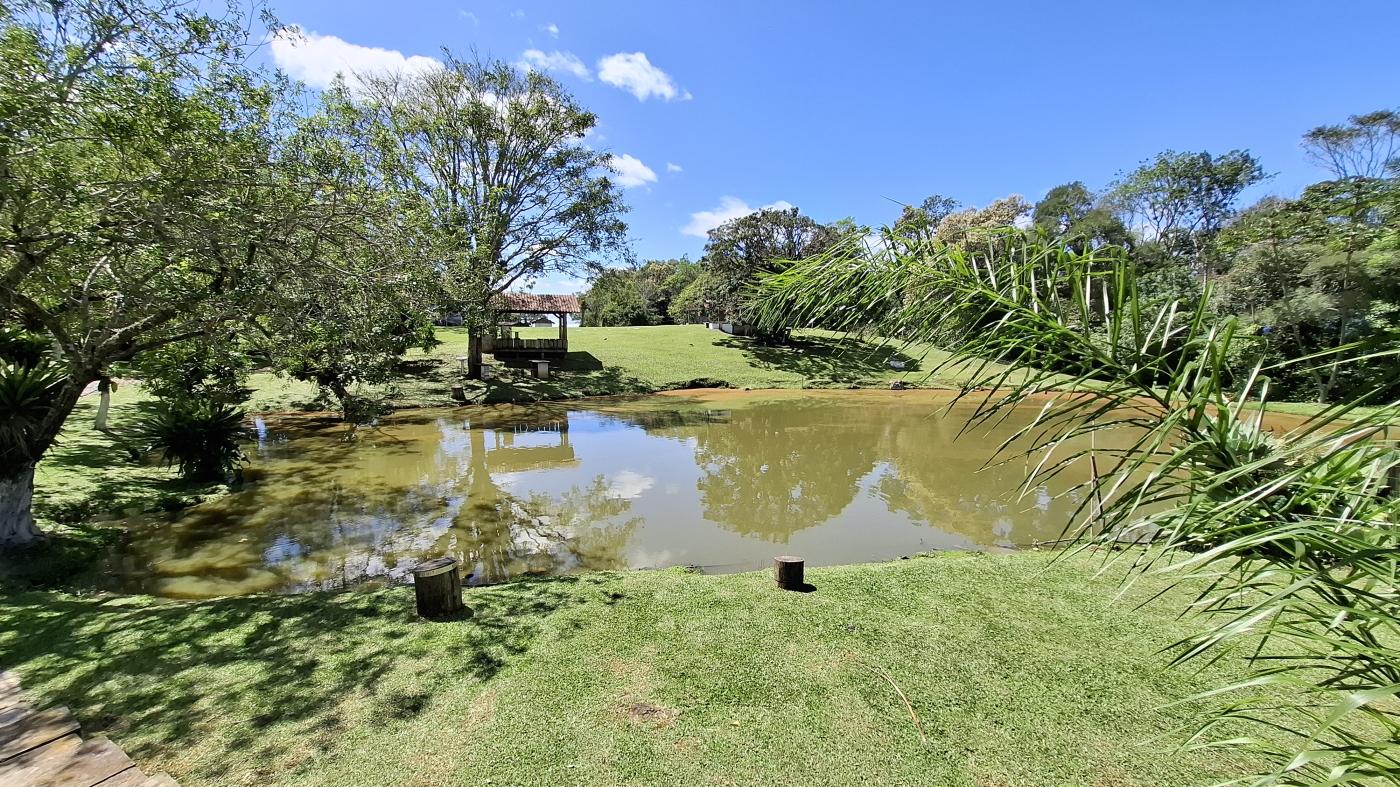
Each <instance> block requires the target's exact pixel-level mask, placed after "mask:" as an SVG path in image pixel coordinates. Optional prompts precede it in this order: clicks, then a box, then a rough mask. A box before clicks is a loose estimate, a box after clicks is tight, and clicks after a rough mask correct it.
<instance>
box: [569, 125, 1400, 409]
mask: <svg viewBox="0 0 1400 787" xmlns="http://www.w3.org/2000/svg"><path fill="white" fill-rule="evenodd" d="M1302 145H1303V148H1304V150H1305V151H1306V152H1307V154H1308V156H1309V158H1310V159H1311V160H1312V161H1314V162H1315V163H1317V164H1318V165H1319V166H1320V167H1321V168H1322V169H1323V170H1325V171H1326V172H1327V173H1328V174H1329V175H1330V177H1329V178H1327V179H1325V180H1322V181H1319V182H1317V183H1314V184H1312V185H1310V186H1308V187H1307V188H1305V189H1304V190H1303V192H1302V193H1301V194H1300V195H1299V196H1298V197H1296V198H1281V197H1275V196H1270V197H1264V198H1262V199H1260V200H1259V201H1257V202H1256V203H1255V204H1253V205H1251V206H1249V207H1245V208H1242V207H1241V205H1240V200H1241V197H1242V195H1243V194H1244V193H1245V192H1246V190H1248V189H1249V188H1250V187H1252V186H1256V185H1258V184H1260V183H1263V182H1264V181H1266V180H1267V179H1268V177H1269V176H1268V175H1267V174H1266V173H1265V171H1264V168H1263V166H1262V164H1261V163H1260V162H1259V161H1258V160H1257V159H1256V158H1255V157H1254V156H1252V155H1251V154H1250V153H1249V152H1247V151H1243V150H1232V151H1229V152H1226V153H1223V154H1211V153H1208V152H1177V151H1166V152H1163V153H1160V154H1158V155H1157V156H1155V157H1153V158H1152V159H1150V160H1147V161H1144V162H1142V163H1141V164H1140V165H1138V166H1137V167H1135V168H1133V169H1131V170H1129V171H1126V172H1124V173H1122V174H1120V175H1119V177H1118V178H1117V179H1116V180H1114V181H1113V182H1111V183H1109V184H1108V185H1107V186H1105V187H1104V188H1102V189H1100V190H1094V189H1091V188H1089V187H1088V186H1086V185H1085V184H1084V183H1083V182H1082V181H1071V182H1068V183H1064V184H1061V185H1058V186H1055V187H1054V188H1052V189H1050V190H1049V191H1048V192H1047V193H1046V194H1045V196H1044V197H1043V198H1042V199H1041V200H1040V201H1038V202H1036V203H1034V204H1031V203H1029V202H1028V201H1026V200H1025V199H1023V198H1022V197H1021V196H1019V195H1015V194H1013V195H1010V196H1008V197H1004V198H1002V199H998V200H995V201H993V202H991V203H990V204H988V205H985V206H983V207H980V208H979V207H964V206H962V205H961V204H960V203H959V202H958V201H957V200H955V199H953V198H951V197H948V196H945V195H941V194H934V195H932V196H930V197H928V198H927V199H924V200H923V201H922V202H920V203H918V204H911V205H906V206H904V207H903V208H902V210H901V212H900V214H899V215H898V216H897V217H896V218H895V220H894V221H893V222H892V223H891V224H890V226H888V227H886V228H885V229H884V230H882V231H880V232H878V233H872V232H871V230H870V229H869V228H865V227H861V226H859V225H857V224H856V223H855V222H853V221H851V220H849V219H843V220H841V221H838V222H835V223H832V224H827V225H824V224H821V223H819V222H817V221H815V220H814V219H812V218H810V217H808V216H806V215H804V214H802V213H801V212H800V211H798V210H797V209H796V208H792V209H788V210H776V209H770V210H761V211H757V212H755V213H751V214H749V215H747V216H743V217H741V218H737V219H734V220H732V221H729V222H727V223H725V224H722V225H720V226H719V227H716V228H715V229H714V230H711V231H710V234H709V240H708V242H707V243H706V245H705V251H704V254H703V255H702V256H701V258H700V259H699V261H698V262H695V263H690V262H687V261H684V260H679V261H678V260H667V261H656V262H649V263H646V264H644V265H642V266H640V267H637V268H632V269H621V270H611V271H608V272H607V273H605V274H603V275H602V276H600V277H599V278H598V279H597V280H596V282H595V283H594V286H593V288H592V289H591V290H590V291H589V293H588V294H587V296H586V301H587V303H588V307H587V310H588V314H587V316H586V317H585V320H586V321H585V324H587V325H653V324H658V323H664V322H681V323H684V322H701V321H725V322H736V323H741V324H742V323H746V322H750V318H751V312H752V308H751V306H750V305H749V304H750V301H751V293H752V291H753V289H754V286H755V285H756V284H757V283H758V281H759V280H760V279H762V278H763V277H764V276H766V275H770V274H773V273H776V272H778V271H781V270H782V269H783V268H784V267H785V266H786V265H788V264H789V263H791V262H795V261H800V260H803V259H806V258H809V257H812V256H814V255H817V254H821V253H824V252H827V251H829V250H830V249H832V248H833V247H838V246H839V247H840V248H841V249H843V253H846V254H850V255H856V256H859V255H865V254H870V253H871V251H872V249H873V248H874V247H876V246H878V245H880V244H893V245H898V244H910V243H915V242H921V241H924V240H932V241H934V242H937V243H940V244H945V245H948V246H952V247H958V248H960V249H963V250H964V251H966V252H968V253H971V254H974V255H975V254H978V253H982V252H984V251H986V252H990V251H991V250H992V249H995V248H997V247H998V246H999V245H1001V246H1004V245H1005V244H1007V243H1008V242H1016V241H1018V240H1024V239H1026V238H1029V237H1035V238H1038V239H1040V240H1043V241H1047V242H1051V243H1054V244H1058V245H1061V246H1063V247H1066V248H1068V249H1069V250H1072V251H1075V252H1078V253H1085V252H1087V251H1090V250H1094V249H1099V248H1103V247H1108V246H1112V247H1116V248H1121V249H1122V250H1124V251H1125V252H1126V253H1127V255H1128V257H1129V259H1130V260H1131V261H1132V264H1133V266H1134V268H1135V271H1136V275H1135V283H1136V286H1137V287H1138V288H1139V289H1140V290H1141V291H1142V294H1143V295H1144V297H1145V298H1146V299H1147V301H1148V302H1150V303H1161V302H1164V301H1167V300H1171V299H1176V300H1181V301H1192V300H1194V299H1196V298H1198V297H1199V296H1200V295H1202V294H1203V293H1204V292H1205V291H1206V289H1207V288H1209V292H1210V298H1209V304H1210V307H1211V309H1212V315H1211V316H1212V318H1225V317H1236V318H1238V321H1239V323H1240V325H1241V326H1243V328H1242V329H1243V330H1244V331H1246V332H1247V333H1248V334H1249V335H1251V336H1253V337H1254V340H1253V341H1249V342H1241V343H1237V344H1236V345H1234V347H1235V350H1234V357H1232V358H1231V359H1230V363H1231V366H1232V367H1233V368H1237V369H1239V370H1244V369H1248V368H1250V367H1252V366H1253V365H1254V363H1255V362H1256V361H1258V360H1260V359H1272V360H1274V361H1280V360H1284V359H1296V358H1303V357H1308V356H1311V355H1314V354H1317V353H1321V352H1326V351H1329V350H1332V349H1334V348H1337V347H1343V346H1352V345H1355V348H1356V353H1357V354H1364V353H1366V352H1367V351H1368V350H1367V348H1368V347H1373V346H1375V345H1376V344H1377V343H1381V342H1385V341H1387V340H1392V339H1393V337H1394V336H1395V333H1396V331H1397V330H1400V113H1397V112H1395V111H1391V110H1382V111H1377V112H1371V113H1367V114H1363V115H1356V116H1353V117H1351V118H1349V119H1348V120H1347V121H1346V122H1345V123H1342V124H1337V125H1327V126H1319V127H1318V128H1315V129H1313V130H1311V131H1309V132H1308V133H1307V134H1305V135H1304V137H1303V140H1302ZM682 271H683V273H682ZM888 297H889V298H897V297H898V298H908V297H924V296H912V295H910V294H907V293H906V294H895V293H891V294H889V295H888ZM894 305H895V303H894V301H888V302H886V303H883V304H869V305H868V307H867V312H868V313H867V314H866V315H865V318H866V319H868V320H870V321H873V320H874V319H875V315H874V314H873V313H874V312H878V311H880V310H882V309H885V308H890V307H892V306H894ZM857 317H859V315H857ZM823 319H829V318H823ZM948 329H949V330H950V331H954V330H957V329H958V326H953V325H951V324H950V325H948ZM1389 366H1390V364H1384V363H1380V362H1374V363H1366V362H1362V363H1354V364H1342V363H1329V364H1314V365H1308V364H1298V365H1292V366H1290V367H1289V371H1287V372H1283V373H1280V374H1279V375H1278V376H1277V378H1276V379H1275V380H1274V381H1273V384H1274V385H1275V386H1277V387H1278V388H1277V393H1279V394H1281V395H1283V396H1285V397H1289V398H1294V399H1308V400H1314V401H1318V402H1330V401H1335V400H1337V399H1339V398H1342V399H1345V398H1349V397H1351V396H1354V395H1357V394H1359V393H1361V392H1364V391H1369V390H1372V389H1375V388H1380V389H1382V390H1388V391H1391V392H1394V391H1397V390H1400V383H1397V382H1396V375H1395V374H1393V373H1392V371H1391V370H1390V368H1389Z"/></svg>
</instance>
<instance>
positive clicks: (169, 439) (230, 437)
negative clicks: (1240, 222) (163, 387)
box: [132, 399, 247, 481]
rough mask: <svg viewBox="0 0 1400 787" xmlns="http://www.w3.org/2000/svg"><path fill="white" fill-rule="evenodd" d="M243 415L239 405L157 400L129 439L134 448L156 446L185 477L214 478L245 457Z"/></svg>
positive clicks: (221, 476)
mask: <svg viewBox="0 0 1400 787" xmlns="http://www.w3.org/2000/svg"><path fill="white" fill-rule="evenodd" d="M243 418H244V414H243V411H242V410H241V409H239V408H237V407H235V406H233V405H231V404H227V403H225V402H218V401H214V400H211V399H197V400H190V399H180V400H175V401H157V402H154V403H152V404H151V405H149V406H148V407H147V408H146V410H145V412H144V413H143V414H142V417H141V419H140V421H139V422H138V423H137V425H136V427H135V430H134V434H133V435H132V439H133V442H134V444H135V445H136V446H137V447H138V450H139V451H140V452H142V453H146V452H153V451H158V452H159V453H160V455H161V458H162V459H163V460H164V461H165V463H166V465H168V466H170V467H175V468H178V469H179V471H180V474H181V475H182V476H184V477H185V478H187V479H189V480H192V481H218V480H222V479H225V478H227V477H228V476H230V475H231V474H233V473H236V472H237V471H238V469H239V468H241V467H242V466H243V463H244V462H245V461H247V456H246V455H245V454H244V453H243V449H242V446H241V444H242V442H243V440H245V439H246V438H247V429H246V428H245V427H244V426H243Z"/></svg>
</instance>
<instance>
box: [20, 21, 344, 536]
mask: <svg viewBox="0 0 1400 787" xmlns="http://www.w3.org/2000/svg"><path fill="white" fill-rule="evenodd" d="M248 22H249V20H247V19H246V18H244V16H243V15H241V14H240V13H239V12H238V11H237V10H236V9H217V8H211V7H209V6H208V5H206V4H203V3H197V2H184V1H183V0H145V1H144V2H140V1H138V2H128V1H127V0H90V1H89V2H83V3H53V4H50V3H44V2H29V1H27V0H21V1H20V2H12V3H7V4H5V5H4V6H3V8H0V322H3V323H6V324H9V325H19V326H21V327H22V328H23V329H25V330H26V331H29V332H32V333H35V334H38V335H40V336H42V337H44V338H45V339H46V340H48V343H49V346H50V347H51V348H52V357H51V359H49V360H48V361H46V362H45V363H46V364H49V363H51V364H52V366H51V368H48V369H47V371H46V372H45V373H46V374H49V375H51V376H52V380H53V382H52V385H51V386H49V387H48V388H47V389H46V391H45V393H44V395H43V396H42V397H41V398H39V399H38V400H34V401H31V405H32V406H30V407H29V408H28V409H19V408H15V409H11V408H6V410H5V412H0V418H5V419H6V420H7V421H9V422H22V423H23V424H24V426H23V428H18V429H0V440H3V444H0V454H3V458H4V462H3V465H0V546H14V545H23V544H27V543H30V542H32V541H34V540H35V539H37V538H38V537H39V536H40V534H39V531H38V530H37V529H36V527H35V525H34V521H33V518H32V515H31V512H30V500H31V498H32V490H33V474H34V465H35V463H36V462H38V461H39V459H40V458H41V457H42V456H43V455H44V453H45V451H46V450H47V449H48V448H49V446H50V445H52V444H53V441H54V439H55V437H56V436H57V435H58V432H59V430H60V428H61V427H62V425H63V423H64V421H65V419H66V418H67V416H68V414H69V412H70V411H71V410H72V408H73V406H74V405H75V404H76V402H77V401H78V397H79V396H80V395H81V394H82V392H83V389H84V388H85V387H86V386H87V385H88V384H90V383H92V382H94V381H96V380H99V379H101V378H103V377H104V376H106V375H107V373H108V369H109V367H111V365H113V364H116V363H120V362H124V361H130V360H133V359H137V358H139V357H140V356H142V355H143V354H144V353H146V352H149V351H151V350H154V349H157V348H160V347H163V346H165V345H168V344H171V343H175V342H180V341H185V340H189V339H192V338H195V337H198V336H203V335H207V334H210V333H212V332H218V331H221V330H225V329H226V327H227V326H228V325H230V324H237V323H239V322H241V321H243V320H244V319H246V315H247V314H248V313H249V311H250V310H251V309H255V308H256V307H257V305H258V304H259V302H260V300H261V299H262V297H263V296H262V294H263V293H265V292H266V291H268V290H269V289H270V288H273V287H275V286H277V283H278V281H279V280H280V279H282V278H283V277H285V276H287V275H290V274H291V273H292V272H294V271H296V270H297V269H299V268H300V267H301V266H302V265H304V264H306V263H307V262H308V260H309V259H312V258H314V256H315V254H316V249H317V242H316V241H317V238H318V237H320V236H321V235H322V234H323V233H325V232H327V231H329V230H330V229H331V228H333V227H334V225H335V221H334V220H333V219H332V218H330V217H332V216H333V215H334V214H336V212H337V209H338V205H337V203H336V200H335V198H334V186H333V184H327V183H325V182H322V181H321V180H319V179H316V178H305V177H303V176H304V174H305V170H304V168H303V166H302V165H301V164H300V163H297V162H290V161H289V160H288V156H287V151H285V150H284V149H283V148H282V147H281V146H280V144H279V141H280V139H281V138H282V135H281V134H280V129H281V127H282V125H283V124H284V123H286V122H288V118H287V116H286V115H285V114H283V106H284V104H283V103H282V102H281V100H280V99H281V94H282V91H281V88H280V87H279V86H278V85H277V84H276V83H272V82H268V81H265V80H263V79H262V78H261V76H260V75H259V74H258V73H256V72H252V71H249V70H248V68H247V67H246V66H245V65H244V63H245V62H246V61H247V55H248V52H247V46H246V45H247V44H249V43H250V40H249V34H248V32H247V29H248Z"/></svg>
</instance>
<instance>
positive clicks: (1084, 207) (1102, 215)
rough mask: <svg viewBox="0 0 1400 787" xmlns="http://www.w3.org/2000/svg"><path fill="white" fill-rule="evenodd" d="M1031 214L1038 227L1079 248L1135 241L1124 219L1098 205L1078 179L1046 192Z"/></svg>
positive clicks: (1127, 243) (1123, 244)
mask: <svg viewBox="0 0 1400 787" xmlns="http://www.w3.org/2000/svg"><path fill="white" fill-rule="evenodd" d="M1031 217H1032V220H1033V221H1034V222H1035V226H1036V227H1037V228H1038V229H1040V230H1041V231H1043V232H1045V233H1046V234H1048V235H1050V236H1051V237H1056V238H1063V239H1064V240H1065V241H1066V242H1068V243H1069V244H1071V245H1073V246H1075V248H1078V249H1085V248H1093V247H1097V246H1103V245H1106V244H1114V245H1118V246H1128V245H1130V244H1131V241H1132V238H1131V236H1130V235H1129V233H1128V228H1127V227H1126V226H1124V224H1123V221H1122V220H1121V219H1119V218H1118V217H1117V216H1114V215H1113V213H1112V211H1110V210H1108V209H1107V208H1105V207H1103V206H1101V205H1099V204H1098V201H1097V200H1096V199H1095V197H1094V193H1093V192H1092V191H1090V190H1089V189H1088V187H1086V186H1085V185H1084V184H1083V183H1081V182H1079V181H1077V180H1076V181H1073V182H1072V183H1064V184H1062V185H1059V186H1056V187H1055V188H1053V189H1050V190H1049V191H1048V192H1046V193H1045V197H1044V198H1042V199H1041V200H1040V201H1039V202H1037V203H1036V204H1035V210H1034V211H1033V212H1032V214H1031Z"/></svg>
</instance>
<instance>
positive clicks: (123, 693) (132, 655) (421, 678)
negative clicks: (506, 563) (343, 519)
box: [0, 575, 612, 784]
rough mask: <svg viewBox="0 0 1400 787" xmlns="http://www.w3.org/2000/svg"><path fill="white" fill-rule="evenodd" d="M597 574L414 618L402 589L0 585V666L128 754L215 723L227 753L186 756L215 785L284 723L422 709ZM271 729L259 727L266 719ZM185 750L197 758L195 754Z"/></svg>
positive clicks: (310, 731) (146, 752) (579, 598)
mask: <svg viewBox="0 0 1400 787" xmlns="http://www.w3.org/2000/svg"><path fill="white" fill-rule="evenodd" d="M610 582H611V580H610V579H609V578H608V577H607V576H606V575H588V576H578V577H574V576H566V577H554V578H542V579H532V580H528V581H521V582H516V583H513V584H510V585H504V586H497V587H491V588H483V589H479V590H471V591H468V592H467V594H466V596H467V598H466V600H467V603H468V605H469V606H470V607H471V608H472V610H473V613H474V614H473V615H471V616H470V617H467V618H464V619H461V620H457V621H451V622H435V623H428V622H426V621H422V620H420V619H418V618H417V617H415V615H414V612H413V593H412V590H411V589H407V588H389V589H379V590H361V591H351V592H344V593H317V594H309V595H304V596H248V597H241V598H226V599H218V600H213V601H204V602H181V603H170V602H160V601H156V600H152V599H148V598H144V597H109V598H104V599H80V598H75V597H71V596H61V595H56V594H46V593H39V592H28V593H20V594H14V595H10V596H0V621H3V624H4V628H5V630H6V631H8V632H11V633H10V634H8V635H6V636H3V637H0V665H4V667H6V668H9V669H15V670H17V671H18V672H19V673H20V675H21V678H22V680H23V682H24V684H25V687H26V688H27V689H29V690H30V691H31V693H34V694H36V695H37V696H38V697H39V698H40V699H42V702H43V704H45V705H49V704H64V705H68V706H69V707H71V708H73V709H74V711H75V713H76V714H77V715H78V716H79V720H80V722H81V723H82V725H83V730H84V733H85V734H88V735H93V734H98V733H103V732H108V733H111V734H113V735H121V736H123V737H124V738H125V739H126V740H127V741H130V742H131V743H130V744H129V745H128V744H124V745H126V747H127V748H128V751H129V752H130V753H131V754H132V755H133V756H134V757H136V758H137V759H142V758H159V757H166V758H169V757H175V756H178V755H177V754H176V750H177V749H178V748H179V747H181V746H182V745H184V744H187V743H190V742H192V741H195V740H198V739H199V738H200V736H202V735H206V734H209V732H211V731H213V730H215V729H220V730H223V731H225V735H226V737H225V738H223V739H221V740H220V741H218V744H217V745H219V746H220V747H223V748H226V749H227V750H228V751H230V752H237V753H238V754H239V756H238V757H219V758H216V764H205V765H196V768H200V769H202V770H200V771H198V772H196V773H194V774H190V775H191V776H197V777H198V778H197V779H196V780H197V781H202V782H207V783H213V784H220V783H227V781H228V780H227V779H225V778H224V765H223V763H228V762H231V761H232V762H237V761H251V762H266V763H276V762H278V761H279V760H284V756H285V752H283V751H281V750H278V749H277V746H278V744H277V743H275V742H276V741H278V740H279V739H280V740H282V741H283V742H284V743H283V744H282V745H285V740H286V739H287V736H292V737H293V738H294V739H295V740H297V741H298V742H299V744H301V745H305V746H309V747H311V748H314V749H329V748H331V747H332V746H333V745H334V744H335V742H336V736H337V733H338V731H339V730H341V729H343V728H344V727H345V726H347V725H349V724H353V723H363V721H364V719H363V718H361V719H353V718H346V714H347V713H350V714H357V715H364V714H367V715H368V718H381V719H404V718H410V717H412V716H415V715H417V714H418V713H420V712H421V711H423V710H424V709H425V708H426V707H427V706H428V704H429V703H430V702H431V701H432V700H433V698H434V696H435V691H434V688H435V687H440V686H446V685H451V684H454V683H457V682H460V681H462V680H471V681H476V682H486V681H489V680H490V679H491V678H492V677H493V676H494V675H495V674H496V673H497V672H498V671H499V670H500V669H501V668H502V667H504V666H505V665H506V664H507V663H509V662H510V661H511V660H512V659H514V658H516V657H518V656H520V655H521V654H523V653H525V652H526V651H528V650H529V649H530V647H531V645H532V643H533V641H534V639H535V638H536V636H537V635H538V633H539V631H540V629H541V624H542V623H543V622H544V620H545V619H546V618H548V617H549V616H550V615H552V614H554V613H555V612H557V611H559V610H561V609H564V608H567V607H571V606H574V605H579V604H588V603H599V604H606V603H611V598H612V597H611V596H610V595H609V594H608V593H607V592H606V591H607V589H608V588H606V587H600V586H605V585H607V584H608V583H610ZM271 726H276V727H279V728H280V731H281V732H280V733H279V734H268V733H267V728H269V727H271ZM196 762H198V761H196Z"/></svg>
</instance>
